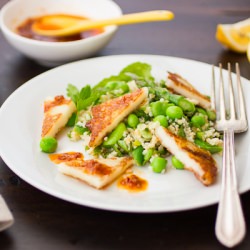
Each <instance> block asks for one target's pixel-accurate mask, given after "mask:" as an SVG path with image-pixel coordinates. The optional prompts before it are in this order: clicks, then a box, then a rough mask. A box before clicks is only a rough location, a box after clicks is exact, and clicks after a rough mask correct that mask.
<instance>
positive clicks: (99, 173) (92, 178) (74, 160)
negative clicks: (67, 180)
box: [50, 152, 134, 189]
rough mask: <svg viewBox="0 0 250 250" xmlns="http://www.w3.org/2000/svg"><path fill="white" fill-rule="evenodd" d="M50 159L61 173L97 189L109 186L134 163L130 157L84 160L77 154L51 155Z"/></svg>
mask: <svg viewBox="0 0 250 250" xmlns="http://www.w3.org/2000/svg"><path fill="white" fill-rule="evenodd" d="M50 159H51V161H52V162H54V163H55V164H56V165H57V166H58V170H59V171H60V172H61V173H63V174H65V175H68V176H70V177H73V178H75V179H79V180H81V181H84V182H86V183H87V184H89V185H90V186H92V187H95V188H97V189H101V188H103V187H105V186H107V185H109V184H110V183H111V182H113V181H114V180H115V179H116V178H117V177H118V176H120V175H121V174H122V173H124V172H125V170H126V169H128V168H129V167H132V166H133V163H134V162H133V159H132V158H131V157H120V158H116V157H113V158H109V159H90V160H84V157H83V155H82V154H81V153H79V152H67V153H60V154H52V155H50Z"/></svg>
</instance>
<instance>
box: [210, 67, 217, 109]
mask: <svg viewBox="0 0 250 250" xmlns="http://www.w3.org/2000/svg"><path fill="white" fill-rule="evenodd" d="M211 109H212V110H216V103H215V77H214V65H212V82H211Z"/></svg>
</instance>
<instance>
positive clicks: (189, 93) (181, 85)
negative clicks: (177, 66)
mask: <svg viewBox="0 0 250 250" xmlns="http://www.w3.org/2000/svg"><path fill="white" fill-rule="evenodd" d="M166 86H167V88H168V89H169V90H171V91H172V92H174V93H177V94H180V95H183V96H185V97H187V98H190V99H194V100H196V101H197V104H198V105H200V106H201V107H203V108H204V109H210V107H211V103H210V99H209V98H208V97H207V96H205V95H203V94H201V93H200V92H199V91H198V90H197V89H195V88H194V86H193V85H192V84H191V83H189V82H188V81H187V80H186V79H184V78H182V77H181V76H180V75H178V74H175V73H171V72H168V79H167V81H166Z"/></svg>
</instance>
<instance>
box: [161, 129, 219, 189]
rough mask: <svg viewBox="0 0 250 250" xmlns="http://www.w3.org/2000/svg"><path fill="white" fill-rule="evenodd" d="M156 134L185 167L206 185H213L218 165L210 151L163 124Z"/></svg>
mask: <svg viewBox="0 0 250 250" xmlns="http://www.w3.org/2000/svg"><path fill="white" fill-rule="evenodd" d="M156 136H157V137H158V139H159V140H160V141H161V144H162V145H163V146H164V147H166V149H167V150H168V151H169V152H170V153H171V154H173V155H174V156H175V157H176V158H177V159H179V160H180V161H181V162H182V163H183V164H184V166H185V167H184V168H185V169H187V170H189V171H191V172H193V173H194V174H195V176H196V177H197V178H198V179H199V180H200V181H201V182H202V183H203V184H204V185H206V186H208V185H211V184H212V183H213V182H214V181H215V178H216V175H217V166H216V162H215V160H214V159H213V157H212V155H211V154H210V152H208V151H206V150H204V149H201V148H199V147H198V146H196V145H195V144H194V143H192V142H189V141H187V140H186V139H184V138H182V137H179V136H177V135H175V134H173V133H171V132H170V131H169V130H168V129H166V128H163V127H161V126H159V127H158V128H157V129H156Z"/></svg>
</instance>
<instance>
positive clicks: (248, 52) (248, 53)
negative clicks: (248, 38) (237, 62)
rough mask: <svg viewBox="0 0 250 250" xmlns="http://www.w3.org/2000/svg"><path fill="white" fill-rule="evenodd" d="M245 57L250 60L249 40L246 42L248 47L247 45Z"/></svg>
mask: <svg viewBox="0 0 250 250" xmlns="http://www.w3.org/2000/svg"><path fill="white" fill-rule="evenodd" d="M247 59H248V61H249V62H250V42H249V43H248V47H247Z"/></svg>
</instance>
